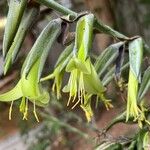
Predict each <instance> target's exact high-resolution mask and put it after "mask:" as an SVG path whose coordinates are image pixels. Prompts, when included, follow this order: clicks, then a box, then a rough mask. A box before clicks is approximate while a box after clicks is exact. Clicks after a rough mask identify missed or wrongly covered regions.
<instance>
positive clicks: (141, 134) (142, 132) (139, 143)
mask: <svg viewBox="0 0 150 150" xmlns="http://www.w3.org/2000/svg"><path fill="white" fill-rule="evenodd" d="M146 133H147V129H145V128H144V129H141V130H140V131H139V133H138V134H137V150H142V149H143V142H144V136H145V134H146Z"/></svg>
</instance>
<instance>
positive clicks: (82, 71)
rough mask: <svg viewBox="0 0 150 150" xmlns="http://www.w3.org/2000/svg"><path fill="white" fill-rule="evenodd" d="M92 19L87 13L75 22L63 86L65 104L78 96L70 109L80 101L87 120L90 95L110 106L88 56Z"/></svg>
mask: <svg viewBox="0 0 150 150" xmlns="http://www.w3.org/2000/svg"><path fill="white" fill-rule="evenodd" d="M93 21H94V16H93V15H92V14H89V15H86V16H84V17H82V18H80V20H79V21H78V23H77V27H76V38H75V47H74V55H73V57H72V58H71V60H70V61H69V63H68V65H67V66H66V71H67V72H70V78H69V81H68V84H67V85H66V86H65V87H64V88H63V92H67V93H69V100H68V104H67V105H69V104H70V102H73V103H74V102H75V100H76V98H78V100H77V102H75V104H74V105H73V107H72V109H73V108H74V107H75V106H76V105H77V104H79V103H80V104H81V108H82V109H83V110H84V111H85V115H86V117H87V120H88V121H90V120H91V117H92V116H93V112H92V109H91V100H90V98H91V96H92V95H97V96H98V97H99V98H100V99H101V100H102V101H104V103H105V105H106V107H107V108H109V107H112V105H111V104H110V103H109V100H106V99H105V97H104V92H105V87H104V86H103V84H102V82H101V81H100V79H99V77H98V75H97V72H96V71H95V68H94V66H93V65H92V63H91V61H90V59H89V58H88V52H89V50H90V49H91V45H92V37H93Z"/></svg>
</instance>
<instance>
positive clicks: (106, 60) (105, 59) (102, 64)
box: [94, 42, 124, 76]
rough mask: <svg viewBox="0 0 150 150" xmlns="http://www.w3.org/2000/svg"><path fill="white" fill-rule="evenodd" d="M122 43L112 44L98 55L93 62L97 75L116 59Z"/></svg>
mask: <svg viewBox="0 0 150 150" xmlns="http://www.w3.org/2000/svg"><path fill="white" fill-rule="evenodd" d="M123 44H124V42H119V43H116V44H112V45H110V46H109V47H107V48H106V49H105V50H104V51H103V52H102V53H101V54H100V55H99V57H98V58H97V60H96V62H95V64H94V66H95V69H96V71H97V72H98V75H99V76H101V75H102V74H103V73H104V72H105V71H106V70H107V69H108V66H109V65H111V64H112V63H113V62H114V61H115V60H116V58H117V56H118V54H119V53H118V50H119V48H120V47H121V46H122V45H123Z"/></svg>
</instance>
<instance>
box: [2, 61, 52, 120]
mask: <svg viewBox="0 0 150 150" xmlns="http://www.w3.org/2000/svg"><path fill="white" fill-rule="evenodd" d="M39 63H40V59H39V60H38V61H37V62H35V64H34V65H33V67H32V68H31V70H30V72H29V74H28V76H27V77H26V76H25V73H24V72H23V74H22V76H21V79H20V80H19V82H18V84H17V85H16V86H15V87H14V88H13V89H12V90H10V91H8V92H6V93H4V94H1V95H0V101H3V102H10V101H12V102H13V101H15V100H17V99H20V98H21V97H22V102H21V104H20V112H22V113H23V115H24V116H23V119H27V112H28V100H30V101H31V102H32V103H33V104H34V110H33V113H34V115H35V117H36V119H37V121H39V120H38V117H37V115H36V111H35V105H38V106H45V105H46V104H47V103H48V102H49V99H50V97H49V94H48V92H47V91H46V90H45V89H43V88H42V86H41V84H40V83H38V78H37V73H38V69H39ZM11 111H12V105H11V107H10V114H9V119H11Z"/></svg>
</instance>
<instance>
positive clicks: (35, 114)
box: [33, 100, 40, 122]
mask: <svg viewBox="0 0 150 150" xmlns="http://www.w3.org/2000/svg"><path fill="white" fill-rule="evenodd" d="M33 114H34V116H35V118H36V121H37V122H40V121H39V118H38V116H37V113H36V106H35V100H34V103H33Z"/></svg>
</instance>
